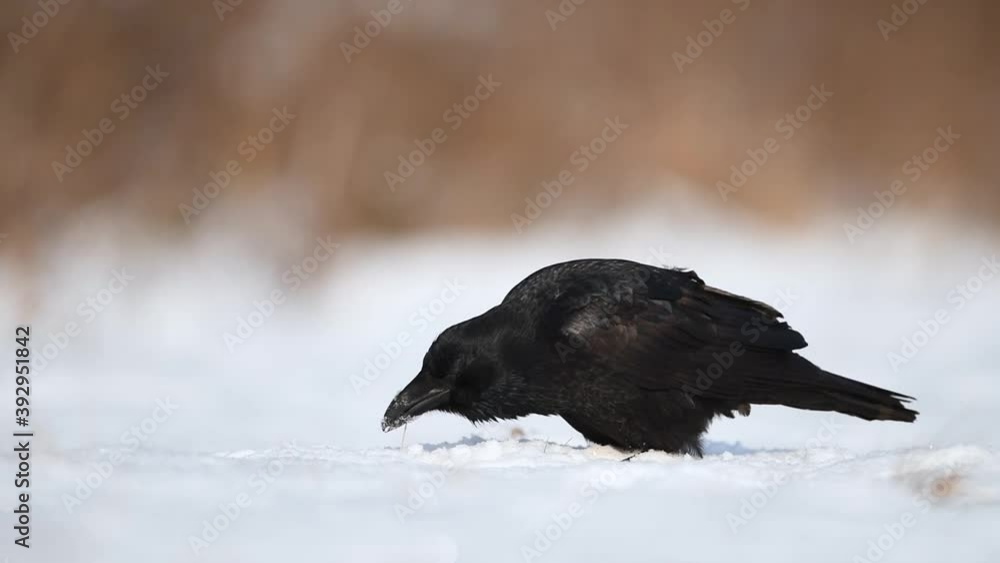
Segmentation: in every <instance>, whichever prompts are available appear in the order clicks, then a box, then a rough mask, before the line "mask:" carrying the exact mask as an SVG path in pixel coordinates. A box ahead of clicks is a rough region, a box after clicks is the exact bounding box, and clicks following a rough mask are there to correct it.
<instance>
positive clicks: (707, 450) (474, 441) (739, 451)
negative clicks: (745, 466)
mask: <svg viewBox="0 0 1000 563" xmlns="http://www.w3.org/2000/svg"><path fill="white" fill-rule="evenodd" d="M494 441H496V440H495V439H493V438H483V437H482V436H476V435H469V436H465V437H463V438H462V439H460V440H457V441H454V442H438V443H436V444H423V447H424V448H425V449H426V450H427V451H434V450H440V449H444V450H449V449H452V448H455V447H458V446H470V447H472V446H477V445H479V444H485V443H486V442H494ZM516 441H517V442H518V443H521V444H529V443H537V442H545V443H546V444H547V445H550V446H558V447H560V448H569V449H573V450H586V449H588V448H591V447H595V446H596V444H588V445H585V446H582V445H568V444H565V443H558V442H549V441H546V440H538V439H531V438H518V439H517V440H516ZM703 450H704V454H705V456H706V457H709V456H718V455H723V454H726V453H729V454H731V455H734V456H748V455H755V454H761V453H783V452H790V451H793V450H790V449H788V448H748V447H746V446H744V445H743V444H742V443H741V442H713V441H708V440H706V441H705V442H704V444H703ZM679 455H681V454H679Z"/></svg>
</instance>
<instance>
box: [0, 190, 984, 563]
mask: <svg viewBox="0 0 1000 563" xmlns="http://www.w3.org/2000/svg"><path fill="white" fill-rule="evenodd" d="M555 207H556V206H553V210H552V211H551V215H552V217H551V218H550V217H548V216H543V217H541V218H540V219H538V220H537V221H536V222H535V223H533V224H532V225H529V226H528V227H527V228H526V229H525V232H523V233H521V234H516V233H514V232H513V229H512V233H511V235H510V236H506V237H503V236H479V235H472V234H465V233H456V234H447V235H438V236H428V237H421V238H411V239H407V240H392V239H360V238H339V237H338V236H337V235H336V233H301V232H300V231H296V230H295V229H294V228H291V227H290V226H288V225H273V226H267V225H265V226H263V227H262V228H261V230H260V232H259V233H257V234H256V235H255V236H257V237H258V238H252V237H250V236H249V235H233V234H223V233H224V232H226V231H225V230H224V229H220V228H219V226H218V223H219V219H218V217H219V216H218V215H207V216H206V217H204V218H203V219H204V223H202V224H200V225H196V226H195V228H196V229H197V230H196V231H195V234H194V235H193V240H189V241H178V242H171V243H169V244H168V243H164V242H162V241H156V240H146V239H144V238H143V235H142V231H141V230H140V229H139V228H138V227H136V226H130V225H126V224H121V223H113V222H109V221H102V220H99V218H100V217H101V216H96V215H95V217H93V218H90V219H89V220H88V219H87V218H84V219H83V220H82V221H81V225H80V226H79V227H78V228H79V231H76V230H70V231H67V233H66V235H65V240H64V241H63V242H61V243H59V244H54V245H53V246H51V247H50V248H47V249H46V250H45V253H46V255H45V256H46V259H45V261H44V262H43V263H44V264H45V268H44V271H43V272H42V275H41V276H40V278H39V280H38V281H33V282H32V283H33V284H34V287H35V289H36V290H37V291H38V292H40V293H41V295H43V296H44V299H42V300H40V305H41V307H42V308H41V310H39V311H35V312H34V313H32V314H31V315H30V317H29V318H27V319H26V318H24V313H23V312H22V310H21V309H20V308H19V306H18V302H17V300H15V299H12V300H11V301H10V302H5V303H0V320H3V321H4V323H3V324H2V325H0V326H4V327H9V328H10V329H11V330H10V332H11V334H13V327H14V326H15V325H17V324H23V323H25V322H30V323H31V325H32V331H33V340H32V347H33V354H34V355H35V356H39V355H41V354H43V349H44V346H46V345H47V344H50V343H56V344H58V342H59V341H60V340H61V339H62V337H61V336H60V335H59V334H58V333H59V332H60V331H61V330H63V327H65V326H66V324H67V323H68V322H76V323H77V324H79V325H80V326H81V331H80V334H79V335H77V336H74V337H71V338H69V339H68V341H67V342H66V343H65V345H64V346H60V348H61V349H60V351H59V352H58V354H56V355H55V357H54V358H52V359H51V360H49V361H48V362H46V364H45V365H44V366H38V365H36V369H35V370H33V371H34V375H33V378H32V401H33V409H32V425H31V426H32V430H34V432H35V437H34V438H32V462H31V463H32V489H31V494H32V502H31V514H32V524H31V526H32V534H31V543H32V548H31V549H30V550H24V549H22V548H20V547H17V546H14V545H13V542H12V540H13V532H12V526H13V525H14V524H13V522H14V515H13V514H11V511H12V510H13V509H14V507H15V503H14V501H15V491H16V490H15V489H14V487H13V486H12V481H13V475H14V473H16V471H17V469H16V464H17V459H16V457H15V455H14V453H13V452H12V448H13V445H14V444H13V441H12V439H10V440H9V444H10V446H9V447H5V448H4V449H3V451H4V453H3V455H2V456H0V471H2V474H3V475H5V476H6V477H5V479H7V482H8V485H7V487H8V488H7V494H6V498H7V501H6V502H5V503H3V505H2V506H3V508H4V510H6V511H7V512H8V524H9V525H7V526H4V529H5V530H7V531H6V532H5V533H4V534H5V535H4V537H5V538H6V539H5V540H4V547H3V548H0V557H4V556H6V557H8V559H9V561H12V562H16V561H47V562H48V561H51V562H53V563H54V562H57V561H58V562H76V561H80V562H97V561H101V562H119V561H120V562H129V563H133V562H135V561H142V562H144V563H156V562H161V561H162V562H168V561H169V562H178V561H218V562H229V561H238V562H257V561H261V562H263V561H279V560H281V561H283V560H292V561H324V562H326V561H330V562H340V561H345V562H346V561H364V562H369V561H370V562H417V563H419V562H460V561H468V562H476V563H489V562H494V561H496V562H514V561H545V562H553V563H555V562H560V561H568V562H569V561H572V562H578V561H601V562H603V561H643V562H644V561H650V562H714V561H720V562H721V561H726V562H731V561H741V562H748V563H750V562H765V561H766V562H774V561H779V562H780V561H789V562H799V561H812V562H827V561H830V562H833V561H844V562H857V561H870V562H874V561H883V562H894V561H898V562H907V563H912V562H928V563H929V562H935V563H936V562H940V561H962V562H996V561H1000V537H998V534H997V529H998V528H997V524H998V523H1000V453H998V452H1000V450H998V445H1000V439H998V438H997V428H998V426H997V422H996V420H997V416H998V414H1000V411H998V409H997V405H998V404H1000V379H998V376H1000V374H998V370H997V367H996V366H997V361H996V353H997V351H998V346H997V344H998V338H1000V336H998V330H997V329H998V328H1000V323H998V313H1000V276H998V277H997V278H996V279H993V278H989V279H987V278H986V277H985V276H983V275H982V274H981V272H986V271H987V270H982V268H981V266H983V264H985V263H988V262H989V260H990V259H991V258H992V257H993V256H994V255H995V254H996V253H997V252H998V251H1000V244H998V241H997V239H996V237H995V236H994V235H990V234H986V233H980V232H976V231H972V230H970V229H968V228H966V227H962V226H949V225H945V224H943V223H934V222H933V221H931V220H929V219H926V218H919V217H914V216H913V215H911V214H907V213H904V211H903V210H902V209H900V210H891V211H892V212H890V213H888V214H887V216H886V217H884V218H882V219H881V220H880V221H879V222H877V223H876V224H875V225H874V226H873V227H872V228H871V229H869V230H868V231H867V232H866V233H865V234H864V235H863V236H861V237H860V238H859V239H858V240H857V241H855V242H854V243H853V244H852V243H850V242H849V241H848V240H847V237H846V236H845V234H844V230H843V227H842V223H843V222H844V221H851V220H853V219H854V217H853V216H850V217H831V218H830V219H829V220H828V221H824V222H821V223H820V224H818V225H815V226H813V227H811V228H810V229H809V230H808V231H807V232H805V233H803V232H782V231H772V230H765V229H763V227H761V226H760V225H758V224H756V223H754V222H753V221H751V220H749V219H748V220H733V219H732V218H726V219H725V220H723V219H712V218H711V216H710V215H708V212H706V211H704V210H702V209H700V208H697V207H692V208H684V207H682V208H681V209H677V205H676V204H675V205H672V206H671V207H670V208H668V207H667V206H662V205H659V204H657V203H656V202H653V203H651V204H650V205H646V206H644V207H643V208H642V209H628V210H623V211H620V212H616V213H607V214H605V215H603V216H601V217H599V218H593V217H591V218H588V219H587V220H586V223H584V224H586V225H587V228H586V229H580V228H574V227H573V225H579V224H581V222H580V221H576V222H570V221H563V220H561V218H560V217H559V215H562V214H563V213H562V212H557V210H556V209H555ZM670 209H672V210H670ZM109 223H112V224H111V225H110V226H109ZM289 233H291V234H289ZM328 234H329V235H330V236H331V238H332V239H333V240H336V241H337V242H338V243H339V245H340V246H339V247H338V248H337V250H336V251H335V252H334V256H333V258H332V259H330V260H327V261H320V262H319V264H318V270H317V272H316V274H314V275H312V276H310V278H309V279H308V280H306V281H305V282H304V283H303V284H302V287H301V288H299V289H297V290H293V287H292V285H291V284H289V283H288V282H287V281H283V279H282V276H283V272H284V271H285V266H282V267H274V266H273V264H272V263H271V262H269V261H268V260H270V257H271V256H273V255H276V253H278V252H279V251H280V252H281V255H283V256H284V255H289V254H290V255H294V256H301V257H303V258H305V257H306V256H310V255H312V254H313V250H314V247H315V246H316V244H317V243H316V241H315V238H316V237H317V236H320V237H325V236H327V235H328ZM248 237H249V238H248ZM289 249H292V250H289ZM263 257H268V260H265V259H264V258H263ZM580 257H620V258H630V259H634V260H639V261H643V262H647V263H657V264H663V263H667V264H669V265H676V266H683V267H688V268H692V269H694V270H696V271H697V272H698V273H699V275H700V276H701V277H702V278H704V279H705V280H706V281H707V282H708V283H710V284H712V285H716V286H718V287H722V288H724V289H727V290H729V291H732V292H735V293H740V294H743V295H747V296H750V297H753V298H756V299H760V300H763V301H766V302H769V303H771V304H776V305H780V308H781V309H782V311H783V312H784V313H785V316H786V319H787V320H788V321H789V322H790V324H791V325H792V326H793V327H794V328H796V329H798V330H799V331H800V332H802V333H803V334H804V335H805V337H806V339H807V341H809V343H810V346H809V347H808V348H806V349H805V350H804V351H803V354H804V355H805V356H807V357H808V358H810V359H811V360H813V361H815V362H816V363H818V364H819V365H821V366H823V367H824V368H826V369H828V370H830V371H833V372H836V373H841V374H843V375H846V376H849V377H853V378H856V379H859V380H862V381H865V382H868V383H872V384H874V385H879V386H883V387H887V388H890V389H893V390H896V391H899V392H902V393H907V394H910V395H913V396H915V397H916V398H917V401H916V403H914V408H916V409H917V410H919V411H920V412H921V415H920V417H919V419H918V421H917V423H915V424H900V423H869V422H864V421H860V420H856V419H853V418H850V417H846V416H841V415H837V414H833V413H817V412H807V411H798V410H793V409H787V408H778V407H759V406H758V407H754V409H753V412H752V413H751V416H749V417H747V418H742V417H739V418H737V419H736V420H728V419H723V420H718V421H716V422H715V423H714V424H713V426H712V427H711V429H710V430H709V433H708V434H707V436H706V456H705V457H704V458H703V459H694V458H690V457H686V456H675V455H667V454H664V453H658V452H647V453H643V454H640V455H638V456H636V457H634V458H632V459H630V460H628V461H623V458H625V457H626V456H625V454H622V453H621V452H617V451H615V450H613V449H610V448H606V447H600V446H592V445H588V444H587V443H586V442H585V441H584V440H582V438H581V437H580V436H579V434H577V433H576V432H575V431H573V430H572V429H571V428H570V427H569V426H568V425H566V424H565V423H564V422H562V421H561V420H560V419H558V418H543V417H528V418H525V419H521V420H516V421H505V422H501V423H494V424H486V425H480V426H473V425H471V424H470V423H468V422H467V421H465V420H463V419H460V418H458V417H454V416H450V415H444V414H431V415H426V416H424V417H422V418H420V419H418V420H416V421H413V422H411V423H410V424H409V425H408V427H407V429H406V434H405V438H404V436H403V432H402V431H395V432H392V433H389V434H384V433H382V432H381V429H380V427H379V422H380V420H381V417H382V413H383V411H384V410H385V407H386V406H387V404H388V402H389V400H390V399H391V398H392V396H393V395H394V393H395V392H396V391H398V390H399V389H400V388H401V387H402V386H403V385H405V384H406V383H407V382H408V381H409V379H410V378H411V377H412V376H413V375H415V374H416V372H417V370H418V369H419V366H420V361H421V357H422V355H423V353H424V351H425V350H426V349H427V347H428V346H429V344H430V343H431V342H432V341H433V339H434V337H435V336H436V335H437V333H439V332H440V331H441V330H442V329H444V328H446V327H447V326H449V325H450V324H453V323H455V322H458V321H460V320H464V319H466V318H468V317H470V316H473V315H476V314H478V313H480V312H482V311H484V310H485V309H487V308H488V307H490V306H492V305H493V304H495V303H497V302H498V301H499V300H500V299H501V298H502V297H503V295H504V294H505V292H506V291H507V290H508V289H509V288H510V287H512V286H513V285H514V283H516V282H517V281H519V280H520V279H522V278H523V277H525V276H526V275H527V274H529V273H531V272H533V271H534V270H536V269H538V268H539V267H541V266H544V265H547V264H549V263H553V262H556V261H562V260H568V259H573V258H580ZM983 260H986V262H983ZM295 264H298V265H300V266H312V264H307V263H306V261H303V260H292V261H291V262H289V263H288V264H287V266H288V267H291V266H293V265H295ZM121 268H125V269H126V270H127V272H128V274H129V275H132V276H134V277H135V279H134V281H131V282H129V285H128V287H127V288H126V289H125V290H124V291H122V292H121V293H120V294H117V295H115V296H114V297H113V300H112V301H111V303H110V304H108V305H106V306H103V307H102V311H100V312H99V313H97V314H96V315H93V316H92V317H91V316H88V315H87V314H86V312H85V311H81V309H80V306H81V303H86V300H87V299H88V297H92V296H95V295H98V293H99V292H100V291H101V290H102V289H103V288H105V287H107V285H108V280H109V279H110V278H111V277H113V271H114V270H116V269H121ZM2 272H3V273H0V288H4V291H3V293H2V294H3V295H9V296H17V295H22V293H19V292H21V291H22V289H21V285H20V284H23V280H21V279H20V278H18V277H17V276H16V275H14V274H13V273H11V272H13V270H12V269H11V268H4V269H3V270H2ZM975 280H978V281H975ZM957 285H962V286H965V287H967V288H969V293H968V295H969V296H970V297H968V298H962V299H961V300H960V299H958V298H957V297H955V293H954V292H953V290H954V288H955V287H956V286H957ZM449 288H451V289H449ZM972 289H975V291H974V292H973V291H971V290H972ZM274 290H280V291H282V292H283V294H284V295H285V296H286V299H285V300H284V303H282V304H279V305H278V306H277V307H275V308H274V311H273V313H271V314H270V315H269V316H268V317H267V318H266V319H264V321H263V323H262V324H261V326H259V327H258V328H256V329H254V330H253V332H252V334H251V335H250V336H249V337H248V338H246V339H245V341H244V342H243V343H242V344H239V345H236V346H233V347H232V349H230V346H228V345H227V343H226V341H225V339H224V334H225V333H227V332H228V333H231V334H235V333H236V330H237V326H238V319H239V318H241V317H242V318H244V319H246V318H247V317H248V315H250V313H251V312H253V311H254V310H255V305H254V303H255V302H257V303H260V302H261V301H262V300H263V299H265V298H267V297H268V296H270V295H271V293H272V291H274ZM960 303H961V306H959V304H960ZM265 308H266V307H265ZM940 310H943V311H945V313H946V318H947V322H945V323H944V324H942V325H940V326H939V327H938V330H933V331H932V330H929V329H922V328H921V327H922V326H923V327H928V326H931V325H929V324H928V323H929V321H930V320H931V319H933V318H934V316H935V314H936V313H937V312H939V311H940ZM421 315H423V316H422V317H421ZM421 319H422V320H421ZM5 330H6V329H5ZM922 330H923V331H924V332H926V333H928V334H926V335H925V336H926V337H925V336H921V335H918V334H917V333H918V332H920V331H922ZM930 332H933V334H929V333H930ZM904 339H910V340H911V341H919V342H921V343H922V344H918V345H917V346H916V353H915V355H913V357H912V358H906V359H905V361H904V362H902V363H896V364H895V365H893V362H892V361H891V360H890V359H889V355H890V353H899V354H901V349H902V348H903V341H904ZM8 340H13V338H12V337H11V338H10V339H8ZM394 343H395V344H394ZM11 345H12V342H5V343H4V344H3V348H2V350H3V352H4V353H3V355H2V357H5V358H11V357H12V356H11V354H10V351H11ZM54 349H55V348H52V347H50V349H49V350H50V351H52V350H54ZM11 363H13V362H11ZM368 365H371V366H375V367H374V368H371V367H369V368H368V377H366V375H365V370H366V366H368ZM3 381H4V382H3V390H2V391H0V392H2V393H5V395H4V396H6V397H10V398H12V397H13V396H14V395H13V377H6V378H4V379H3ZM13 408H14V407H13V399H11V402H10V403H9V409H10V411H11V412H10V413H9V414H10V416H11V418H13V414H14V413H13ZM156 419H158V420H156ZM10 427H11V428H12V429H13V428H14V426H13V422H11V423H10Z"/></svg>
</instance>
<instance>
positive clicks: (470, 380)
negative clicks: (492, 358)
mask: <svg viewBox="0 0 1000 563" xmlns="http://www.w3.org/2000/svg"><path fill="white" fill-rule="evenodd" d="M493 376H494V374H493V366H491V365H490V364H489V363H487V362H484V361H475V362H472V363H471V364H469V365H468V366H466V368H465V369H463V370H462V373H461V375H459V376H458V380H457V383H458V385H459V386H460V387H462V388H464V389H468V390H473V391H476V392H480V391H482V390H484V389H486V388H487V387H489V386H490V384H491V383H493Z"/></svg>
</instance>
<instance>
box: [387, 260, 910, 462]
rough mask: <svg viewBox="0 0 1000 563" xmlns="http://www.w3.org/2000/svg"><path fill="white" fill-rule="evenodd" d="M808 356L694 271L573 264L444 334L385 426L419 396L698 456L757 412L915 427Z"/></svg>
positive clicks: (754, 306) (763, 317)
mask: <svg viewBox="0 0 1000 563" xmlns="http://www.w3.org/2000/svg"><path fill="white" fill-rule="evenodd" d="M805 346H806V341H805V339H804V338H803V337H802V335H801V334H799V333H798V332H796V331H795V330H793V329H792V328H791V327H790V326H788V324H787V323H786V322H785V321H784V320H783V319H782V315H781V313H780V312H779V311H777V310H775V309H774V308H773V307H770V306H769V305H767V304H764V303H761V302H758V301H754V300H751V299H746V298H744V297H740V296H738V295H733V294H731V293H728V292H725V291H722V290H720V289H716V288H713V287H711V286H708V285H705V282H703V281H702V280H701V278H699V277H698V275H697V274H695V273H694V272H691V271H685V270H676V269H664V268H657V267H653V266H647V265H644V264H639V263H636V262H630V261H626V260H577V261H573V262H564V263H561V264H555V265H552V266H549V267H547V268H543V269H542V270H539V271H537V272H535V273H534V274H532V275H530V276H528V277H527V278H526V279H525V280H524V281H522V282H521V283H519V284H517V286H515V287H514V288H513V289H512V290H511V291H510V293H508V294H507V296H506V297H505V298H504V300H503V302H502V303H501V304H500V305H498V306H496V307H494V308H493V309H490V310H489V311H487V312H486V313H484V314H482V315H480V316H479V317H476V318H473V319H470V320H468V321H465V322H464V323H460V324H458V325H455V326H453V327H451V328H449V329H447V330H446V331H444V332H443V333H442V334H441V335H440V336H439V337H438V339H437V340H436V341H435V343H434V344H433V345H432V346H431V349H430V350H429V351H428V353H427V358H426V359H425V362H424V369H423V370H421V373H420V375H418V376H417V377H416V378H415V379H414V380H413V382H411V383H410V385H409V386H407V389H406V390H404V392H402V393H400V396H399V397H397V399H396V400H395V401H393V404H392V405H390V408H389V411H387V412H386V418H385V421H384V422H383V426H384V427H385V428H387V429H388V428H392V427H395V425H397V423H398V422H399V420H404V419H408V418H406V417H408V416H409V417H411V416H414V415H415V414H414V413H412V412H409V411H407V410H406V408H407V405H408V404H409V403H408V401H409V402H410V403H412V402H413V400H414V399H408V397H410V396H411V395H414V396H416V395H420V393H421V392H423V393H425V394H426V393H430V394H431V395H434V393H437V395H434V396H435V397H439V396H441V393H442V392H443V393H444V394H445V395H447V397H446V398H445V399H440V401H444V402H443V403H442V404H440V405H437V406H436V407H435V408H434V410H442V411H448V412H453V413H457V414H460V415H463V416H465V417H466V418H468V419H470V420H472V421H474V422H479V421H485V420H495V419H504V418H513V417H517V416H523V415H527V414H545V415H559V416H562V417H563V418H564V419H565V420H566V421H567V422H568V423H569V424H570V425H572V426H573V427H574V428H576V429H577V430H578V431H579V432H580V433H582V434H583V435H584V436H585V437H586V438H587V439H588V440H590V441H592V442H596V443H600V444H608V445H612V446H615V447H618V448H620V449H623V450H630V451H635V450H647V449H658V450H665V451H668V452H685V453H692V454H696V455H700V453H701V445H700V436H701V435H702V434H703V433H704V431H705V430H706V429H707V428H708V425H709V423H710V422H711V420H712V419H713V418H714V417H715V416H718V415H723V416H730V417H731V416H733V413H734V412H739V413H741V414H744V415H749V413H750V405H751V404H763V405H785V406H789V407H794V408H798V409H807V410H820V411H836V412H840V413H844V414H848V415H851V416H856V417H859V418H863V419H866V420H896V421H905V422H912V421H913V420H915V418H916V415H917V412H916V411H913V410H910V409H908V408H906V406H905V405H904V403H905V402H908V401H910V400H912V397H908V396H906V395H902V394H899V393H895V392H892V391H888V390H885V389H881V388H878V387H874V386H871V385H867V384H865V383H861V382H858V381H854V380H851V379H847V378H845V377H841V376H839V375H834V374H832V373H829V372H826V371H824V370H822V369H820V368H819V367H817V366H815V365H814V364H812V363H811V362H809V361H808V360H806V359H805V358H802V357H801V356H799V355H797V354H796V353H795V350H799V349H801V348H804V347H805ZM422 389H423V390H424V391H421V390H422ZM426 389H431V390H432V391H427V390H426ZM442 390H445V391H442ZM422 404H426V403H422ZM418 410H419V409H418ZM416 414H419V413H416Z"/></svg>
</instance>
